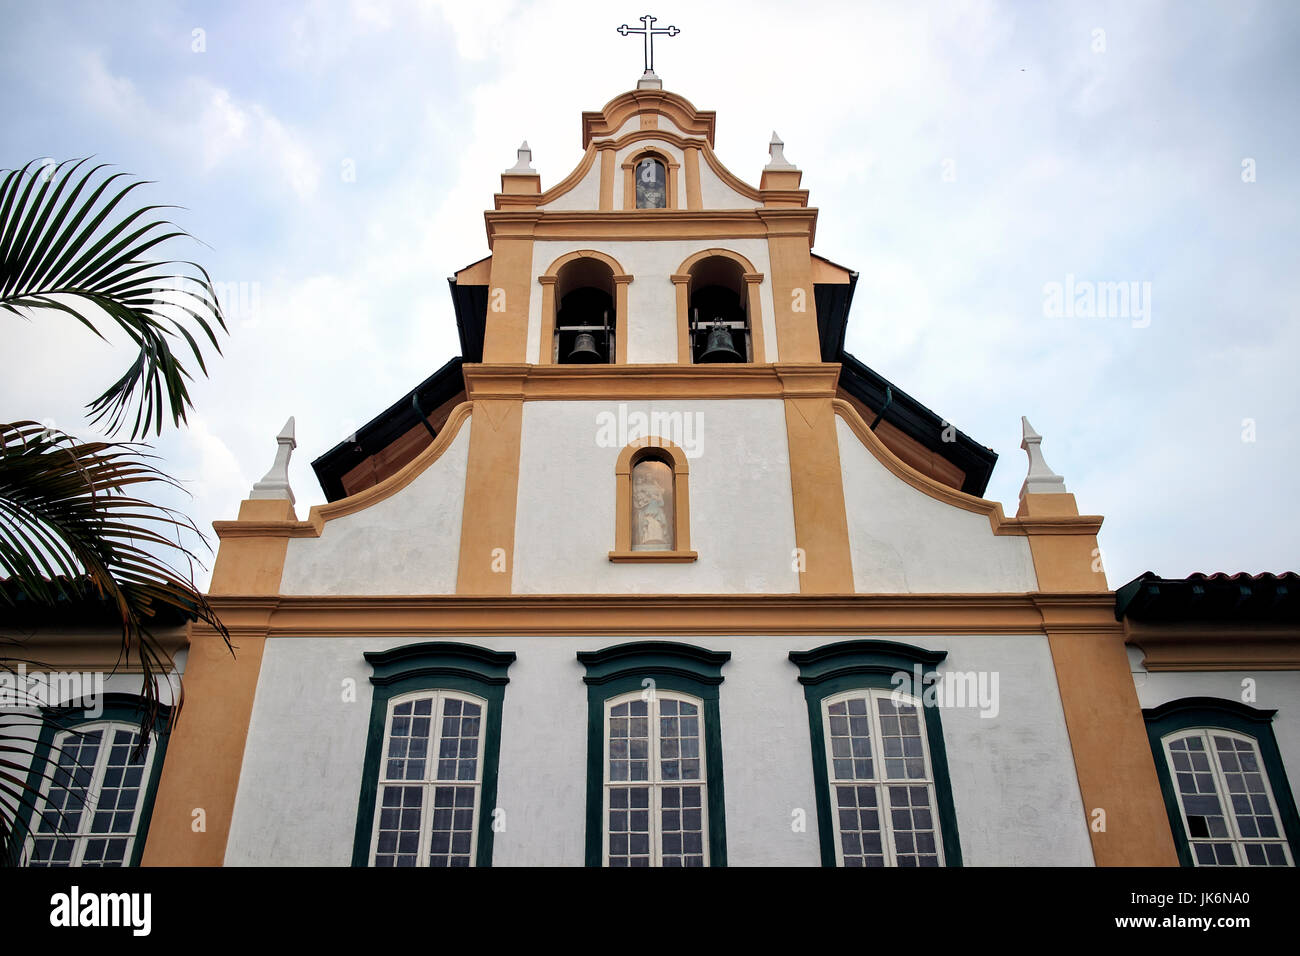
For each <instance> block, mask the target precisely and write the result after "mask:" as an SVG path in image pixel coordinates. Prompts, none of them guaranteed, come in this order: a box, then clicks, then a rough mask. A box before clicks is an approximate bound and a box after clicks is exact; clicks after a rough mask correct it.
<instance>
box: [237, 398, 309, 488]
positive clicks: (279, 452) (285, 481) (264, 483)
mask: <svg viewBox="0 0 1300 956" xmlns="http://www.w3.org/2000/svg"><path fill="white" fill-rule="evenodd" d="M297 447H298V442H297V440H296V439H295V438H294V437H293V416H292V415H290V416H289V420H288V421H287V422H285V423H284V427H283V428H281V429H280V434H278V435H276V436H275V461H274V462H272V464H271V470H270V471H268V472H267V473H266V474H265V475H263V476H262V480H261V481H259V482H258V483H257V484H255V485H253V490H252V491H251V492H249V495H248V497H250V498H287V499H288V501H289V503H290V504H293V489H292V488H290V487H289V458H290V456H292V455H293V450H294V449H295V448H297Z"/></svg>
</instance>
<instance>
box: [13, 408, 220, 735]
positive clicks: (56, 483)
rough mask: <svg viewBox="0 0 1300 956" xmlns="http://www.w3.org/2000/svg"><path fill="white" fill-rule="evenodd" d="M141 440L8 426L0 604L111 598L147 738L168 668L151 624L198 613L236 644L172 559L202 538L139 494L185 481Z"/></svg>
mask: <svg viewBox="0 0 1300 956" xmlns="http://www.w3.org/2000/svg"><path fill="white" fill-rule="evenodd" d="M140 447H141V446H139V445H135V444H124V443H119V442H78V441H77V440H76V439H74V438H72V437H71V436H69V435H66V434H64V433H62V432H60V431H57V430H55V429H49V428H46V427H45V426H44V425H42V424H40V423H39V422H14V423H10V424H0V578H7V579H8V580H7V581H5V582H3V584H4V586H3V587H0V607H4V606H6V605H8V606H9V607H11V608H12V607H14V606H16V604H17V598H16V595H17V594H18V593H19V592H21V593H22V594H23V595H24V597H25V599H26V600H29V601H31V602H35V603H37V604H42V605H47V606H54V605H55V604H57V602H59V601H60V600H72V601H82V602H84V601H85V600H87V599H88V598H93V599H97V600H99V601H101V602H103V603H104V605H105V606H106V608H107V609H109V610H110V611H111V613H112V615H113V619H114V620H116V621H118V622H120V625H121V628H122V647H123V654H124V656H125V657H126V658H127V659H128V660H131V661H132V662H133V663H134V664H135V665H136V667H137V668H138V670H139V671H140V672H141V677H142V681H143V688H144V689H143V697H144V704H145V708H146V715H145V720H144V721H143V722H142V725H141V734H142V736H144V737H147V736H148V734H149V732H150V731H151V730H152V729H153V726H154V722H155V720H156V717H157V714H158V709H159V703H160V701H159V699H158V686H157V685H158V682H159V680H160V679H163V680H165V679H166V678H167V675H168V674H169V673H170V672H171V670H172V660H171V657H170V654H169V653H168V652H167V650H166V649H165V648H164V647H163V645H162V644H161V643H160V642H159V641H158V640H157V638H156V637H155V636H154V633H153V630H152V628H153V627H155V626H156V625H157V622H158V620H159V619H160V617H161V616H162V615H163V613H164V612H174V611H180V612H182V613H183V614H185V615H189V616H193V617H194V618H195V619H197V620H199V621H201V622H203V623H205V624H207V625H209V626H210V627H212V628H213V629H215V630H216V631H217V632H218V633H219V634H220V635H221V636H222V638H223V639H224V640H225V642H226V645H227V646H228V647H229V646H230V635H229V632H228V631H227V630H226V627H225V625H223V624H222V623H221V621H220V620H219V619H218V617H217V614H216V612H215V611H214V610H213V608H212V607H211V605H210V604H209V603H208V600H207V598H206V597H204V596H203V594H202V593H201V592H200V591H199V590H198V588H197V587H196V586H195V585H194V581H193V575H192V573H191V574H189V575H182V574H181V573H180V572H178V571H177V570H176V569H174V568H173V567H172V566H171V564H169V563H168V561H167V560H165V557H169V558H174V559H178V560H181V561H184V562H187V563H190V562H192V561H193V560H194V556H193V555H192V554H191V553H190V551H189V550H188V549H187V548H186V547H185V546H184V545H183V543H182V542H181V540H180V537H179V535H180V534H181V533H192V534H194V535H196V536H198V538H199V539H200V540H205V539H204V538H203V535H202V534H201V533H200V532H199V529H198V528H197V527H196V526H195V525H194V523H193V522H192V521H191V520H190V519H189V518H187V517H185V516H184V515H183V514H181V513H180V512H177V511H175V510H173V509H171V508H167V507H164V506H162V505H158V504H155V503H152V502H150V501H148V500H145V499H144V498H142V497H139V496H138V495H139V494H140V493H143V492H146V491H148V490H152V488H151V486H157V485H164V486H170V487H173V488H177V487H179V485H178V484H177V482H176V481H175V480H174V479H172V478H170V477H168V476H167V475H166V474H164V473H163V472H161V471H159V470H158V469H157V468H155V467H154V466H153V465H152V464H150V463H149V460H148V458H149V456H147V455H145V454H143V453H142V452H141V451H140ZM160 555H161V556H160ZM164 556H165V557H164ZM177 709H179V708H177ZM172 713H173V717H174V715H175V710H173V712H172Z"/></svg>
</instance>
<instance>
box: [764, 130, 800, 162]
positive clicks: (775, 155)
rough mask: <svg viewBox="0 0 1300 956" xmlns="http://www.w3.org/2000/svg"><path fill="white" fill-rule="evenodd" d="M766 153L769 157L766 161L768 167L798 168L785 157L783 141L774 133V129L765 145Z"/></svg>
mask: <svg viewBox="0 0 1300 956" xmlns="http://www.w3.org/2000/svg"><path fill="white" fill-rule="evenodd" d="M767 154H768V156H770V157H771V159H769V160H768V162H767V168H768V169H798V168H799V167H798V166H796V165H795V164H794V163H792V162H790V161H789V160H788V159H786V158H785V142H784V141H783V140H782V139H781V137H780V136H777V135H776V130H772V142H770V143H768V145H767Z"/></svg>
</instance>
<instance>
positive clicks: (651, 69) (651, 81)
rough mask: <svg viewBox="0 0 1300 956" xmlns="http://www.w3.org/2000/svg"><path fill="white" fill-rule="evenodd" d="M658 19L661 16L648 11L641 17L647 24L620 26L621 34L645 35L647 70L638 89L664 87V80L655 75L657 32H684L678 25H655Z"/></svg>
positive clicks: (674, 33)
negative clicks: (653, 15)
mask: <svg viewBox="0 0 1300 956" xmlns="http://www.w3.org/2000/svg"><path fill="white" fill-rule="evenodd" d="M657 19H659V18H658V17H652V16H650V14H648V13H647V14H646V15H645V16H643V17H642V18H641V22H642V23H643V24H645V26H641V27H630V26H628V25H627V24H626V23H625V24H623V25H622V26H621V27H619V28H618V32H619V34H620V35H621V36H627V35H628V34H630V33H640V34H642V35H643V36H644V37H645V72H644V73H643V74H641V79H640V80H639V81H638V82H637V84H636V87H637V89H638V90H661V89H663V85H664V84H663V81H662V80H660V79H659V77H657V76H655V34H656V33H658V34H660V35H664V36H670V37H675V36H677V34H679V33H681V32H682V31H681V30H679V29H677V28H676V27H657V26H655V25H654V24H655V20H657Z"/></svg>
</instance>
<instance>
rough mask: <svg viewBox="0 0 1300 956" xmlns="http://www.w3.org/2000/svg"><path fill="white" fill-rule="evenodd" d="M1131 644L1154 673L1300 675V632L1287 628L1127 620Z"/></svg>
mask: <svg viewBox="0 0 1300 956" xmlns="http://www.w3.org/2000/svg"><path fill="white" fill-rule="evenodd" d="M1124 636H1125V640H1126V641H1127V643H1128V644H1129V645H1131V646H1133V647H1138V648H1141V650H1142V653H1143V654H1144V655H1145V656H1144V658H1143V661H1142V664H1143V666H1144V667H1146V669H1147V670H1149V671H1293V670H1300V630H1297V629H1296V628H1295V627H1294V626H1289V625H1285V624H1250V623H1237V622H1224V623H1210V622H1188V623H1171V624H1145V623H1142V622H1141V621H1132V620H1129V619H1127V618H1126V619H1125V620H1124Z"/></svg>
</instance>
